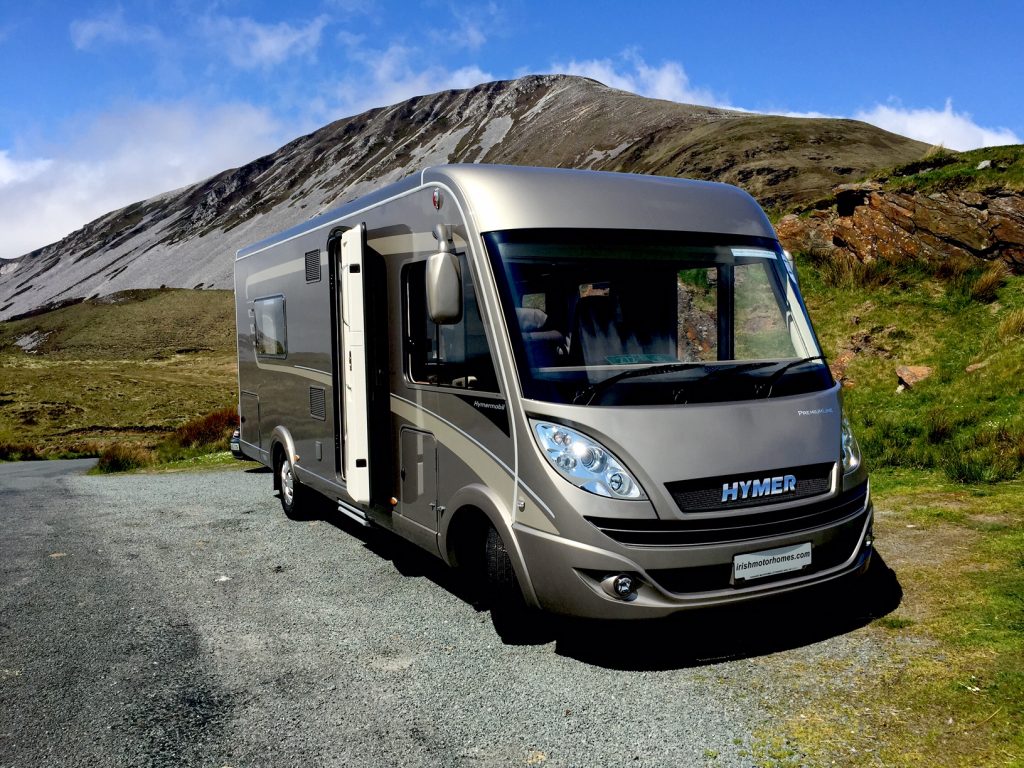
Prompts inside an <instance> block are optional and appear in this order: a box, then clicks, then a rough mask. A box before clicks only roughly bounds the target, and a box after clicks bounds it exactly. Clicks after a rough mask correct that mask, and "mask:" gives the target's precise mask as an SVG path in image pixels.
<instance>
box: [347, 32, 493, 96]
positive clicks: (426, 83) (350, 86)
mask: <svg viewBox="0 0 1024 768" xmlns="http://www.w3.org/2000/svg"><path fill="white" fill-rule="evenodd" d="M347 42H348V43H349V44H350V48H349V57H350V58H352V59H353V60H354V61H356V62H357V63H358V64H360V65H361V66H360V70H359V71H357V72H353V73H352V74H351V75H349V76H348V77H346V78H345V79H344V80H342V81H340V82H338V83H336V84H335V85H334V86H333V87H332V88H331V93H330V95H329V100H330V101H331V102H332V107H331V111H333V112H335V113H341V114H347V115H352V114H358V113H359V112H363V111H365V110H367V109H372V108H373V107H380V106H385V105H389V104H395V103H397V102H400V101H404V100H405V99H409V98H412V97H413V96H421V95H424V94H428V93H436V92H437V91H445V90H448V89H453V88H454V89H457V88H472V87H473V86H475V85H479V84H480V83H486V82H488V81H490V80H494V75H492V74H491V73H490V72H486V71H484V70H482V69H480V68H479V67H478V66H476V65H471V66H466V67H459V68H457V69H449V68H447V67H445V66H443V65H441V64H424V61H429V60H430V59H429V57H428V56H424V55H423V52H422V51H421V50H420V49H418V48H415V47H409V46H406V45H403V44H401V43H393V44H392V45H391V46H389V47H388V48H387V49H386V50H383V51H379V50H372V49H367V48H362V47H361V46H360V45H359V41H358V40H355V39H349V40H348V41H347Z"/></svg>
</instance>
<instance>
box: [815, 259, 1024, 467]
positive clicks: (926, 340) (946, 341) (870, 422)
mask: <svg viewBox="0 0 1024 768" xmlns="http://www.w3.org/2000/svg"><path fill="white" fill-rule="evenodd" d="M796 258H797V262H798V265H799V266H798V270H799V272H800V275H801V287H802V289H803V292H804V295H805V298H806V301H807V304H808V308H809V310H810V312H811V315H812V317H813V318H814V324H815V328H816V330H817V332H818V336H819V339H820V340H821V342H822V346H823V347H824V349H825V352H826V355H827V356H828V358H829V360H830V361H832V362H836V361H837V360H843V361H844V369H845V370H844V377H845V383H846V385H847V386H845V387H844V390H843V396H844V402H845V405H846V407H847V409H848V411H849V415H850V419H851V422H852V423H853V425H854V430H855V434H856V435H857V437H858V439H859V441H860V444H861V448H862V449H863V451H864V453H865V456H866V458H867V460H868V462H869V465H870V466H872V467H874V468H914V469H936V470H939V471H941V472H943V473H944V475H945V476H946V478H947V479H949V480H952V481H956V482H962V483H979V482H989V483H991V482H999V481H1003V480H1011V479H1016V478H1019V477H1021V476H1022V474H1024V390H1022V388H1021V386H1020V381H1021V380H1022V379H1024V345H1022V344H1019V343H1007V340H1008V339H1015V338H1017V337H1018V334H1019V333H1024V277H1021V276H1014V275H1009V274H1008V273H1007V272H1006V271H1005V270H1002V269H1001V268H999V269H993V268H987V269H980V270H972V269H966V268H949V267H947V268H946V269H944V270H936V271H930V270H928V269H926V268H923V267H921V266H918V265H894V264H885V263H877V262H876V263H873V265H870V266H869V267H866V266H864V265H862V266H861V267H852V266H851V267H850V268H849V269H847V267H845V266H842V265H838V266H837V265H835V264H832V265H829V266H827V267H823V266H822V265H821V263H820V262H819V260H818V259H816V258H814V257H808V256H804V255H800V254H798V255H797V257H796ZM861 269H869V270H870V271H858V270H861ZM979 283H980V286H979ZM900 365H925V366H928V367H930V368H931V369H932V371H933V372H932V375H931V376H930V377H929V378H927V379H925V380H924V381H923V382H921V383H919V384H917V385H915V386H914V387H913V388H911V389H909V390H906V391H902V392H897V379H896V369H897V367H899V366H900Z"/></svg>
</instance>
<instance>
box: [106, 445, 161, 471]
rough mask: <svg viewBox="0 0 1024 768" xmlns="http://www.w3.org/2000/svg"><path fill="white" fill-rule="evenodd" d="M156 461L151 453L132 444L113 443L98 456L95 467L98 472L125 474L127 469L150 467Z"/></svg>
mask: <svg viewBox="0 0 1024 768" xmlns="http://www.w3.org/2000/svg"><path fill="white" fill-rule="evenodd" d="M155 461H156V457H155V456H154V455H153V452H152V451H151V450H149V449H148V448H144V447H143V446H141V445H136V444H134V443H115V444H114V445H112V446H110V447H109V448H107V449H106V450H104V451H103V453H101V454H100V460H99V462H98V463H97V465H96V470H97V471H99V472H126V471H127V470H129V469H139V468H140V467H148V466H151V465H152V464H153V463H154V462H155Z"/></svg>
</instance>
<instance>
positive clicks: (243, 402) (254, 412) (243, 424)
mask: <svg viewBox="0 0 1024 768" xmlns="http://www.w3.org/2000/svg"><path fill="white" fill-rule="evenodd" d="M238 402H239V409H238V410H239V417H240V418H239V422H240V423H239V429H240V430H241V439H242V441H243V442H246V443H249V445H254V446H256V447H257V448H262V447H263V446H262V445H261V444H260V398H259V396H258V395H255V394H253V393H252V392H242V393H241V397H240V398H239V401H238Z"/></svg>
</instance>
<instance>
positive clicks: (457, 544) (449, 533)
mask: <svg viewBox="0 0 1024 768" xmlns="http://www.w3.org/2000/svg"><path fill="white" fill-rule="evenodd" d="M448 510H450V511H446V512H445V514H444V516H443V517H442V519H441V525H440V529H439V531H438V550H439V552H440V554H441V557H442V559H443V560H444V561H445V563H446V564H448V565H449V566H451V567H453V568H458V567H459V566H460V565H463V564H468V563H467V562H466V561H467V559H468V560H472V559H473V558H475V557H476V556H477V555H482V553H483V547H484V537H485V535H486V532H487V527H486V526H487V525H488V524H490V525H492V526H494V528H495V530H497V531H498V535H500V536H501V539H502V541H503V542H504V543H505V548H506V550H507V551H508V555H509V559H510V560H511V561H512V568H513V569H514V570H515V573H516V578H517V579H518V580H519V585H520V587H521V588H522V590H523V596H524V597H525V598H526V601H527V603H528V604H529V605H531V606H532V607H539V603H538V601H537V595H536V593H535V592H534V589H533V583H532V582H531V581H530V574H529V571H528V570H527V568H526V563H525V562H524V560H523V554H522V552H521V551H520V549H519V542H518V540H517V539H516V536H515V533H514V531H513V530H512V522H511V519H510V516H509V514H508V512H507V511H506V505H505V504H504V503H503V502H502V500H501V498H500V497H499V496H498V494H497V493H495V492H494V491H493V490H492V489H491V488H488V487H487V486H485V485H480V484H473V485H468V486H466V487H464V488H461V489H460V490H459V491H457V492H456V493H455V494H454V495H453V496H452V497H451V499H450V501H449V503H448Z"/></svg>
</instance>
